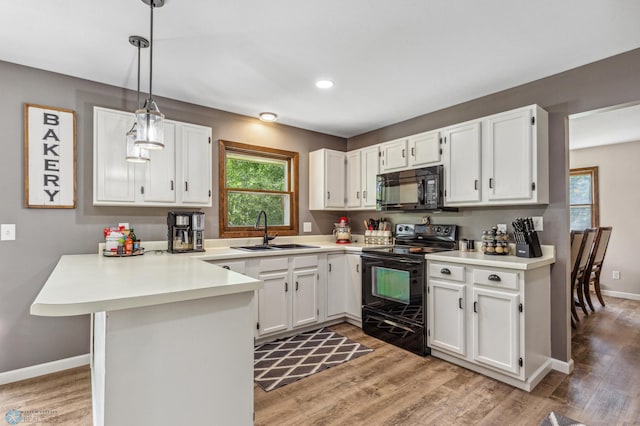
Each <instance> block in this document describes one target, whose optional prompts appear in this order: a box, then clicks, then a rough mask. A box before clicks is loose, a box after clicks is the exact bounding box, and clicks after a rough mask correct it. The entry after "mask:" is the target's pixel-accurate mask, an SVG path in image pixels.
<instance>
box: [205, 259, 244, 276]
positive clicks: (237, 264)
mask: <svg viewBox="0 0 640 426" xmlns="http://www.w3.org/2000/svg"><path fill="white" fill-rule="evenodd" d="M212 263H213V264H214V265H218V266H219V267H221V268H224V269H229V270H231V271H234V272H238V273H240V274H244V273H245V272H246V270H247V262H245V261H244V260H230V261H221V262H212Z"/></svg>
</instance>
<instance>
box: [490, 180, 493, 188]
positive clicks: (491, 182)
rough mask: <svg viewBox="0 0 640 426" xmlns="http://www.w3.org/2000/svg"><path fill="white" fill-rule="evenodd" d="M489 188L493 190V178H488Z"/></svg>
mask: <svg viewBox="0 0 640 426" xmlns="http://www.w3.org/2000/svg"><path fill="white" fill-rule="evenodd" d="M489 188H492V189H493V178H489Z"/></svg>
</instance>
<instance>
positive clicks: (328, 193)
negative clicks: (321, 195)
mask: <svg viewBox="0 0 640 426" xmlns="http://www.w3.org/2000/svg"><path fill="white" fill-rule="evenodd" d="M330 199H331V191H327V200H330Z"/></svg>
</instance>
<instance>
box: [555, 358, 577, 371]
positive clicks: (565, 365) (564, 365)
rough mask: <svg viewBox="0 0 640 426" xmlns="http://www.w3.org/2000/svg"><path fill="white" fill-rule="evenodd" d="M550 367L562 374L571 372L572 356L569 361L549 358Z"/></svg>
mask: <svg viewBox="0 0 640 426" xmlns="http://www.w3.org/2000/svg"><path fill="white" fill-rule="evenodd" d="M551 368H552V369H554V370H556V371H559V372H561V373H564V374H571V373H572V372H573V358H571V359H570V360H569V362H566V361H560V360H559V359H555V358H551Z"/></svg>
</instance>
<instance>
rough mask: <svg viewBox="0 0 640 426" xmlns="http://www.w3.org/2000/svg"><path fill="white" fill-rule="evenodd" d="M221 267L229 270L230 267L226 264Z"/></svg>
mask: <svg viewBox="0 0 640 426" xmlns="http://www.w3.org/2000/svg"><path fill="white" fill-rule="evenodd" d="M222 267H223V268H224V269H228V270H231V268H229V267H228V266H227V265H223V266H222Z"/></svg>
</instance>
